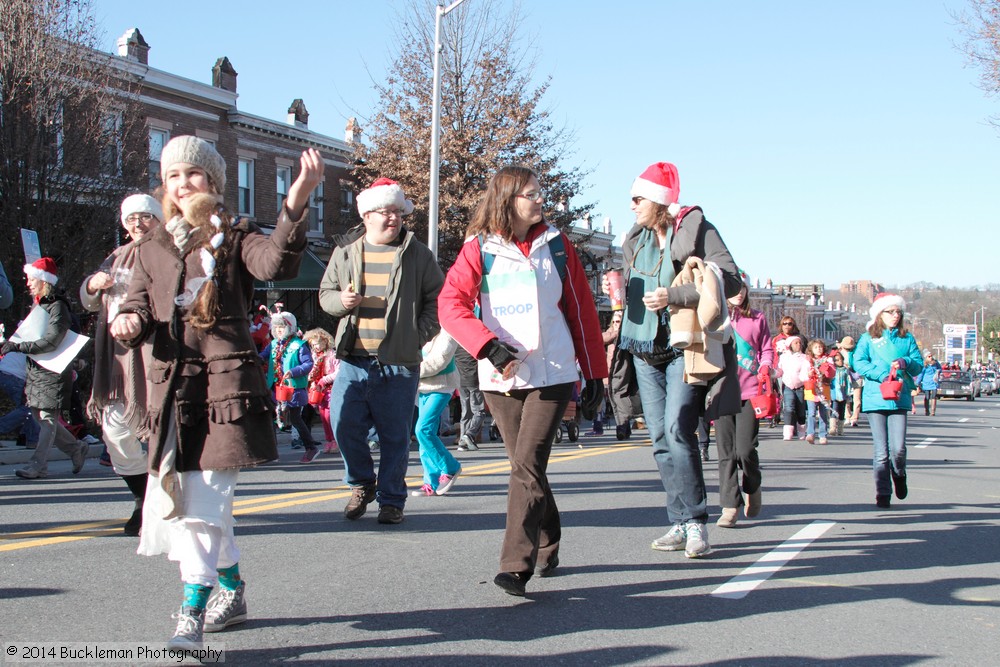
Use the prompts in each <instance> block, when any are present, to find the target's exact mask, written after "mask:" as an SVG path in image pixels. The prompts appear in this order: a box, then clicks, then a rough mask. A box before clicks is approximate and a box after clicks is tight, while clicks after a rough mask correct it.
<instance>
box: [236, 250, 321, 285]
mask: <svg viewBox="0 0 1000 667" xmlns="http://www.w3.org/2000/svg"><path fill="white" fill-rule="evenodd" d="M325 271H326V264H324V263H323V260H321V259H320V258H319V257H317V256H316V255H315V254H313V252H312V251H311V250H308V249H307V250H306V252H305V255H303V256H302V265H301V266H300V267H299V275H297V276H295V277H294V278H291V279H290V280H267V281H262V280H258V281H256V282H255V283H254V287H255V288H256V289H260V290H276V291H279V292H287V291H292V290H303V291H305V290H313V291H315V290H318V289H319V281H320V280H321V279H322V278H323V273H324V272H325Z"/></svg>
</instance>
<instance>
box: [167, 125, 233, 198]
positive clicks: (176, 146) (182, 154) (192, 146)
mask: <svg viewBox="0 0 1000 667" xmlns="http://www.w3.org/2000/svg"><path fill="white" fill-rule="evenodd" d="M178 162H187V163H188V164H193V165H195V166H197V167H201V168H202V169H204V170H205V173H206V174H208V177H209V178H211V179H212V183H214V184H215V187H216V188H217V189H218V190H219V193H220V194H222V193H223V192H224V191H225V189H226V161H225V160H223V159H222V156H221V155H219V151H217V150H215V146H213V145H212V144H210V143H208V142H207V141H205V140H204V139H201V138H199V137H192V136H191V135H183V136H180V137H174V138H173V139H171V140H170V141H169V142H167V145H166V146H164V147H163V152H162V153H160V180H163V181H166V180H167V169H169V168H170V167H172V166H173V165H175V164H177V163H178Z"/></svg>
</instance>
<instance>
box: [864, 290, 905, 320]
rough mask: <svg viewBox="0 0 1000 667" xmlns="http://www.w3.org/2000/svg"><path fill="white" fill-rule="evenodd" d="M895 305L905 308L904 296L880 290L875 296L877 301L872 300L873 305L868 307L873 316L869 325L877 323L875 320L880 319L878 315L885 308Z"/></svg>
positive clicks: (869, 313) (869, 314)
mask: <svg viewBox="0 0 1000 667" xmlns="http://www.w3.org/2000/svg"><path fill="white" fill-rule="evenodd" d="M893 306H895V307H897V308H899V309H900V310H905V309H906V302H905V301H903V297H901V296H899V295H898V294H889V293H888V292H879V293H878V294H877V295H876V296H875V301H873V302H872V307H871V308H869V309H868V316H869V317H871V319H870V320H868V326H871V325H873V324H875V320H876V319H878V316H879V315H880V314H881V313H882V311H883V310H886V309H887V308H892V307H893Z"/></svg>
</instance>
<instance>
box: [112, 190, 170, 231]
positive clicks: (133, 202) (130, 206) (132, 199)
mask: <svg viewBox="0 0 1000 667" xmlns="http://www.w3.org/2000/svg"><path fill="white" fill-rule="evenodd" d="M133 213H150V214H152V215H153V217H155V218H156V219H157V220H159V221H161V222H162V221H163V207H162V206H160V202H158V201H156V199H154V198H153V197H150V196H149V195H129V196H128V197H125V199H124V200H123V201H122V224H123V225H124V224H125V220H126V218H128V217H129V216H130V215H132V214H133Z"/></svg>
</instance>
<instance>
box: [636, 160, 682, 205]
mask: <svg viewBox="0 0 1000 667" xmlns="http://www.w3.org/2000/svg"><path fill="white" fill-rule="evenodd" d="M629 194H630V195H631V196H633V197H642V198H643V199H648V200H650V201H655V202H656V203H657V204H662V205H663V206H666V207H667V210H668V211H669V212H670V215H672V216H674V217H676V216H677V214H678V213H679V212H680V210H681V206H680V204H679V203H678V202H679V201H680V196H681V179H680V176H678V175H677V167H675V166H674V165H672V164H670V163H669V162H657V163H656V164H651V165H649V166H648V167H646V171H644V172H642V173H641V174H639V178H637V179H635V182H634V183H632V190H631V192H630V193H629Z"/></svg>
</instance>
